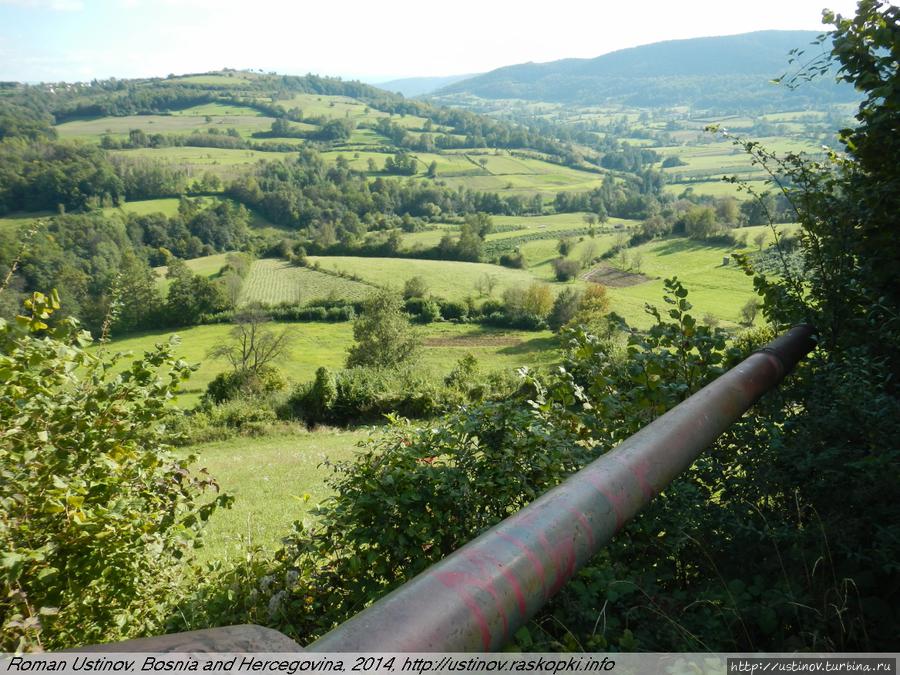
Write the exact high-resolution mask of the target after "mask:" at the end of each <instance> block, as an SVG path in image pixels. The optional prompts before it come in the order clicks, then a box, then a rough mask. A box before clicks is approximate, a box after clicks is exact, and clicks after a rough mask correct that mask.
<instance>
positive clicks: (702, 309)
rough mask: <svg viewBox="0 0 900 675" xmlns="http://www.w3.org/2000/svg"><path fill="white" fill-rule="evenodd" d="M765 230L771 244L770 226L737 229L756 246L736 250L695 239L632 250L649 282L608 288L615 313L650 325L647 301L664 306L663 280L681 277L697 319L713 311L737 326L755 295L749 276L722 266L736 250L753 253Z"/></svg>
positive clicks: (642, 324)
mask: <svg viewBox="0 0 900 675" xmlns="http://www.w3.org/2000/svg"><path fill="white" fill-rule="evenodd" d="M781 227H784V226H781ZM788 227H790V226H788ZM760 231H765V232H766V233H767V234H768V241H770V240H771V234H770V233H771V230H770V229H769V228H768V227H764V226H760V227H746V228H741V229H740V230H738V233H741V234H743V233H746V234H747V236H748V241H749V242H751V243H750V244H749V246H748V247H747V248H737V249H736V248H735V247H732V246H716V245H710V244H706V243H703V242H697V241H693V240H691V239H684V238H671V239H664V240H656V241H651V242H649V243H647V244H644V245H642V246H638V247H636V248H633V249H628V255H629V256H632V257H633V256H634V255H635V253H638V254H639V255H640V257H641V264H640V272H641V273H642V274H644V275H646V276H647V277H649V278H650V280H649V281H647V282H645V283H642V284H638V285H635V286H627V287H625V288H610V289H608V290H609V293H610V298H611V299H612V308H613V310H614V311H616V312H618V313H619V314H621V315H623V316H624V317H625V318H626V319H627V320H628V321H629V322H631V323H633V324H634V325H636V326H640V327H646V326H648V325H649V323H650V318H649V317H648V316H647V315H646V313H645V312H644V305H645V303H651V304H654V305H656V306H657V307H660V308H662V307H664V304H663V302H662V294H663V279H665V278H667V277H672V276H677V277H678V279H679V280H680V281H681V282H683V283H684V285H685V286H686V287H687V289H688V291H689V292H690V296H689V300H690V302H691V303H692V304H693V305H694V308H693V310H692V313H693V315H694V316H695V317H696V318H698V319H702V318H703V316H704V315H706V314H707V313H709V314H712V315H713V316H715V317H717V318H718V319H720V320H722V321H723V323H724V324H737V323H738V321H739V320H740V311H741V308H742V307H743V306H744V304H745V303H746V302H747V300H749V299H750V298H753V297H756V294H755V293H754V291H753V282H752V280H751V279H750V277H748V276H746V275H745V274H744V273H743V272H741V271H740V270H739V269H738V268H737V266H736V265H735V264H734V262H733V261H731V260H729V264H728V265H723V264H722V262H723V258H724V257H726V256H728V257H729V258H730V254H731V253H732V252H734V251H740V252H750V251H752V250H754V248H755V247H754V245H753V243H752V242H753V237H754V236H756V234H758V233H759V232H760Z"/></svg>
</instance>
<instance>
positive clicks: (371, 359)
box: [347, 290, 419, 368]
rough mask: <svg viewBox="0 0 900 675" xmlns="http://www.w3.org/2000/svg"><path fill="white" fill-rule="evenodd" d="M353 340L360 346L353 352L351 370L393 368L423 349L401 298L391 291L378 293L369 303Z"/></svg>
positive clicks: (355, 330) (355, 323)
mask: <svg viewBox="0 0 900 675" xmlns="http://www.w3.org/2000/svg"><path fill="white" fill-rule="evenodd" d="M353 339H354V340H355V341H356V344H355V345H353V346H352V347H350V349H349V352H348V355H347V367H348V368H353V367H356V366H374V367H378V368H393V367H395V366H398V365H400V364H401V363H403V362H404V361H405V360H407V359H409V358H410V357H411V356H412V355H413V354H414V353H415V352H416V350H417V348H418V346H419V338H418V336H417V335H416V333H415V332H414V330H413V328H412V326H411V325H410V322H409V317H408V316H407V315H406V313H405V312H404V311H403V302H402V300H401V298H400V296H399V295H397V294H396V293H394V292H392V291H390V290H381V291H378V292H376V293H375V294H374V295H372V296H371V297H369V299H368V300H366V302H365V305H364V306H363V310H362V313H361V314H360V316H359V317H358V318H357V319H356V321H354V322H353Z"/></svg>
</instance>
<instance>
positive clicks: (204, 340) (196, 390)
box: [106, 322, 559, 408]
mask: <svg viewBox="0 0 900 675" xmlns="http://www.w3.org/2000/svg"><path fill="white" fill-rule="evenodd" d="M231 328H232V327H231V326H230V325H228V324H218V325H212V326H193V327H190V328H184V329H181V330H177V331H175V330H160V331H149V332H144V333H136V334H134V335H130V336H126V337H122V338H119V339H116V340H114V341H112V342H111V343H110V344H109V345H108V346H107V347H106V349H108V350H110V351H133V352H135V353H136V354H141V353H142V352H143V351H145V350H148V349H151V348H152V347H153V345H154V344H156V343H159V342H164V341H166V340H168V339H169V337H170V336H171V335H178V336H179V337H180V345H179V346H178V348H177V354H178V356H179V357H181V358H183V359H185V360H186V361H188V362H189V363H198V364H200V367H199V369H198V370H197V372H195V373H194V375H193V377H191V379H190V380H188V381H187V382H186V383H185V387H184V389H183V390H182V392H181V395H180V396H179V397H178V401H176V403H177V404H178V405H180V406H181V407H183V408H190V407H192V406H194V405H196V404H197V403H198V402H199V401H200V397H201V396H202V395H203V392H205V391H206V387H207V385H208V384H209V383H210V381H211V380H212V379H213V378H214V377H215V376H216V375H217V374H219V373H221V372H223V371H224V370H226V368H227V367H228V365H227V363H226V362H224V361H215V360H212V359H208V358H207V357H206V355H207V353H208V352H209V351H210V349H212V348H213V347H214V346H217V345H219V344H221V343H222V342H223V341H228V340H229V339H230V336H229V332H230V331H231ZM273 328H274V329H275V330H287V332H288V335H289V340H290V346H289V349H288V353H287V355H286V356H285V357H283V358H282V360H281V362H280V363H279V364H278V367H279V368H280V369H281V370H282V372H284V374H285V375H286V376H287V377H288V379H290V380H291V381H293V382H305V381H308V380H311V379H312V378H313V377H314V376H315V372H316V369H318V368H319V367H320V366H327V367H329V368H342V367H343V365H344V362H345V361H346V358H347V349H348V348H349V347H350V345H352V344H353V324H352V323H350V322H343V323H316V322H308V323H306V322H304V323H278V324H273ZM418 330H419V332H420V335H421V337H422V338H423V340H424V342H425V347H424V348H423V349H422V350H421V352H420V354H419V356H418V364H419V365H420V366H421V367H422V368H424V370H425V371H426V372H428V373H430V374H431V375H432V376H434V377H444V376H445V375H447V373H449V372H450V370H452V368H453V366H454V365H455V364H456V362H457V361H459V359H461V358H462V357H463V356H465V355H466V354H467V353H471V354H472V355H473V356H475V357H476V358H477V359H478V361H479V363H480V364H481V366H482V368H483V369H484V370H486V371H489V370H498V369H509V370H512V369H515V368H519V367H521V366H532V367H541V366H544V365H548V364H552V363H554V362H556V361H557V360H558V359H559V352H558V351H557V350H556V342H555V340H554V338H553V336H552V333H550V331H515V330H505V329H497V328H487V327H481V326H478V325H476V324H452V323H435V324H430V325H428V326H422V327H419V328H418Z"/></svg>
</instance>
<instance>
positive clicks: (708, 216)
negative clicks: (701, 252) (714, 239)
mask: <svg viewBox="0 0 900 675" xmlns="http://www.w3.org/2000/svg"><path fill="white" fill-rule="evenodd" d="M717 228H718V225H717V223H716V212H715V210H714V209H712V208H711V207H709V206H692V207H691V208H690V209H688V211H687V213H685V214H684V232H685V234H687V236H689V237H690V238H691V239H706V238H707V237H711V236H712V235H713V234H715V233H716V230H717Z"/></svg>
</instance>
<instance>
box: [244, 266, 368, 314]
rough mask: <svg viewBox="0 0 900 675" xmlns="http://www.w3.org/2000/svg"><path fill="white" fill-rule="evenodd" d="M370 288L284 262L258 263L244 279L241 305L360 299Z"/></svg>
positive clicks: (356, 282) (300, 303)
mask: <svg viewBox="0 0 900 675" xmlns="http://www.w3.org/2000/svg"><path fill="white" fill-rule="evenodd" d="M371 292H372V286H369V285H367V284H363V283H360V282H358V281H352V280H350V279H344V278H341V277H335V276H332V275H330V274H325V273H324V272H317V271H315V270H312V269H309V268H307V267H296V266H294V265H291V264H290V263H288V262H285V261H284V260H273V259H265V260H257V261H255V262H254V263H253V266H252V267H251V268H250V273H249V274H248V275H247V278H246V279H245V280H244V285H243V289H242V291H241V298H240V301H239V302H240V304H242V305H245V304H249V303H254V302H259V303H267V304H270V305H274V304H279V303H289V304H298V305H302V304H306V303H308V302H310V301H311V300H322V299H329V298H341V299H347V300H363V299H364V298H365V297H366V296H368V295H369V294H370V293H371Z"/></svg>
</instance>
